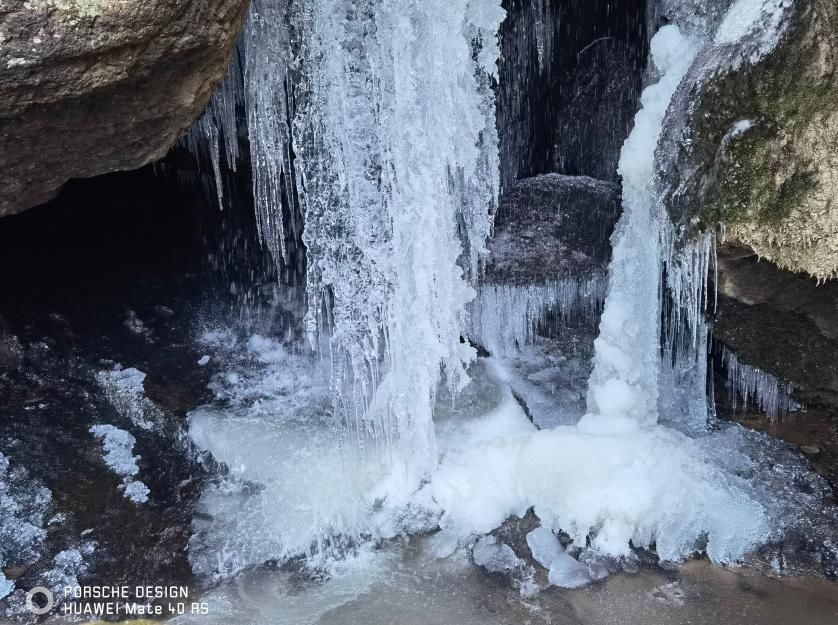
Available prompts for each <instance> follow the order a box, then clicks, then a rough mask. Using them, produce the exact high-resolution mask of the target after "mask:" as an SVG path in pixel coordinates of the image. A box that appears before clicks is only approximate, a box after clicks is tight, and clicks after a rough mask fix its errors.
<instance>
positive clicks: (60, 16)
mask: <svg viewBox="0 0 838 625" xmlns="http://www.w3.org/2000/svg"><path fill="white" fill-rule="evenodd" d="M248 5H249V2H248V0H216V1H214V2H213V1H210V0H145V1H143V2H122V1H119V0H0V217H2V216H3V215H8V214H11V213H15V212H19V211H21V210H24V209H26V208H29V207H31V206H34V205H36V204H39V203H42V202H44V201H46V200H48V199H50V198H51V197H52V196H54V195H55V194H56V193H57V192H58V191H59V190H60V188H61V186H62V185H63V184H64V183H65V182H66V181H67V180H68V179H70V178H75V177H87V176H95V175H98V174H102V173H106V172H109V171H116V170H124V169H134V168H137V167H140V166H142V165H144V164H146V163H149V162H151V161H153V160H156V159H158V158H160V157H162V156H163V155H164V154H165V153H166V151H167V150H168V149H169V148H170V147H171V146H172V144H173V143H174V142H175V141H176V140H177V139H178V138H179V137H180V136H181V135H182V134H183V133H184V132H185V131H186V129H187V128H188V127H189V126H190V125H191V124H192V122H193V121H194V120H195V119H196V118H197V117H198V116H199V115H200V114H201V112H202V110H203V109H204V107H205V106H206V103H207V101H208V100H209V98H210V95H211V94H212V92H213V90H214V88H215V86H216V85H217V84H218V83H219V81H220V80H221V78H222V77H223V75H224V71H225V69H226V67H227V63H228V60H229V57H230V54H231V52H232V50H233V47H234V44H235V41H236V38H237V36H238V33H239V31H240V29H241V25H242V21H243V18H244V15H245V11H246V8H247V6H248Z"/></svg>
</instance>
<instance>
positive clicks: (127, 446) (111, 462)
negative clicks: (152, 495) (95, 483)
mask: <svg viewBox="0 0 838 625" xmlns="http://www.w3.org/2000/svg"><path fill="white" fill-rule="evenodd" d="M90 432H91V434H93V435H94V436H95V437H96V438H98V439H99V440H100V441H101V442H102V447H103V449H104V451H105V456H104V458H103V460H104V461H105V464H106V465H108V468H109V469H110V470H111V471H113V472H114V473H116V474H117V475H118V476H119V477H121V478H122V486H123V489H124V490H123V494H124V495H125V496H126V497H127V498H128V499H130V500H131V501H133V502H134V503H145V502H146V501H148V493H149V490H148V488H147V487H146V485H145V484H143V483H142V482H139V481H136V480H134V476H135V475H137V473H139V472H140V467H139V465H138V464H137V460H139V459H140V457H139V456H135V455H134V443H136V442H137V439H135V438H134V435H133V434H131V433H130V432H126V431H125V430H121V429H119V428H118V427H114V426H113V425H94V426H92V427H91V428H90Z"/></svg>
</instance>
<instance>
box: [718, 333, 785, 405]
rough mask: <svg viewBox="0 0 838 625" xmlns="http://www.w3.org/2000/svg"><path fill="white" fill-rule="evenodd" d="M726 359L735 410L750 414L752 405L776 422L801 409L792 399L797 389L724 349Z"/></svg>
mask: <svg viewBox="0 0 838 625" xmlns="http://www.w3.org/2000/svg"><path fill="white" fill-rule="evenodd" d="M722 360H723V362H724V367H725V369H726V370H727V392H728V395H729V396H730V400H731V403H732V406H731V407H732V409H733V410H734V411H736V410H737V409H738V408H741V409H742V410H745V411H747V410H748V406H749V405H751V406H755V407H756V408H759V410H761V411H762V412H763V413H765V416H767V417H768V418H769V419H771V420H772V421H775V420H777V419H779V418H781V417H782V416H784V415H786V414H788V413H789V412H791V411H792V410H796V409H798V408H799V407H800V406H799V404H798V403H797V402H795V401H794V400H793V399H792V397H791V394H792V391H793V390H794V389H793V388H792V385H791V384H787V383H786V384H783V383H781V382H780V381H779V380H778V379H777V378H775V377H774V376H773V375H771V374H770V373H766V372H765V371H763V370H762V369H759V368H757V367H752V366H751V365H748V364H746V363H744V362H742V361H740V360H739V358H738V357H737V356H736V354H735V353H733V352H732V351H731V350H729V349H727V348H726V347H723V348H722ZM739 401H741V402H742V404H741V405H740V404H739Z"/></svg>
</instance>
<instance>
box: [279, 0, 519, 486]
mask: <svg viewBox="0 0 838 625" xmlns="http://www.w3.org/2000/svg"><path fill="white" fill-rule="evenodd" d="M503 17H504V12H503V10H502V9H501V8H500V2H499V1H498V0H481V1H479V2H474V1H471V2H469V1H468V0H430V1H428V2H422V3H414V2H408V1H407V0H383V1H379V2H358V3H347V2H343V1H338V0H328V1H325V2H317V3H312V4H311V7H310V14H309V15H308V18H307V20H306V22H305V27H306V28H308V29H309V30H308V31H307V32H306V33H305V35H304V36H303V38H304V41H306V42H307V46H308V47H307V50H306V52H305V57H304V59H303V61H302V63H303V68H304V69H303V71H304V72H305V74H306V76H307V80H306V82H307V84H308V86H309V89H308V91H307V93H305V95H304V97H303V98H301V99H300V100H299V102H298V107H299V108H298V110H297V114H296V117H295V122H294V130H295V133H294V134H295V139H294V146H295V148H296V151H297V155H298V159H299V165H298V173H299V178H298V181H299V187H300V190H301V197H302V198H303V202H304V209H305V234H304V240H305V242H306V246H307V249H308V257H309V266H308V296H309V317H308V323H309V329H310V330H311V334H312V336H314V335H316V334H317V335H320V336H322V335H323V331H324V330H326V331H328V333H329V334H330V345H331V350H330V351H331V353H332V358H333V370H334V379H333V388H334V389H335V392H336V396H337V405H338V407H339V409H340V410H341V413H342V414H343V415H345V416H346V417H348V419H349V421H350V425H353V424H355V425H357V427H359V428H360V429H361V431H362V432H368V433H371V434H372V436H373V438H374V439H375V441H376V442H377V443H380V445H379V448H380V449H382V450H383V451H384V452H385V454H386V455H387V456H391V455H392V456H393V459H395V460H396V461H397V462H398V463H399V464H401V465H402V466H403V467H404V468H405V469H407V477H408V478H409V479H410V480H411V481H414V482H415V481H416V480H417V479H418V478H421V477H422V476H423V475H424V474H426V473H427V472H429V471H430V470H432V469H433V468H434V466H435V465H436V446H435V443H434V431H433V418H432V416H433V405H434V397H435V394H436V389H437V386H438V384H439V382H440V380H441V377H442V375H443V373H444V376H445V378H446V380H447V383H448V385H449V386H450V387H451V388H452V389H453V390H454V391H455V392H456V391H457V390H460V389H462V388H463V387H464V386H465V384H466V383H467V381H468V379H467V376H466V374H465V367H466V366H467V364H468V363H469V362H470V361H471V360H472V359H473V357H474V351H473V350H472V349H471V348H470V347H468V346H466V345H464V344H462V343H461V341H460V336H461V332H462V330H463V329H464V327H465V322H466V319H465V316H466V304H467V303H468V302H469V301H470V300H471V299H472V298H473V297H474V294H475V293H474V290H473V288H472V287H471V286H470V285H469V279H470V278H471V277H472V276H474V275H475V274H476V273H477V271H476V270H477V264H478V262H479V259H480V257H481V255H482V254H483V253H484V250H485V241H486V238H487V236H488V235H489V232H490V226H491V220H490V210H491V209H492V207H493V206H494V204H495V201H496V194H497V189H498V185H499V175H500V174H499V163H498V145H497V134H496V130H495V116H494V94H493V92H492V90H491V88H490V84H489V80H490V77H491V76H492V75H493V74H494V73H495V70H496V68H495V64H496V61H497V57H498V46H497V41H496V38H497V35H496V33H497V30H498V27H499V24H500V22H501V21H502V19H503ZM464 244H465V245H464ZM386 459H387V460H388V461H389V460H390V458H386ZM399 468H401V467H399Z"/></svg>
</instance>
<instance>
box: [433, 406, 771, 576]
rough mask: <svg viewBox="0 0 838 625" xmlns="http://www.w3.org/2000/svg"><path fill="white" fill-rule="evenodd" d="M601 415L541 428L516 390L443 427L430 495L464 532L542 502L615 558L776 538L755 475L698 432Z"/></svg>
mask: <svg viewBox="0 0 838 625" xmlns="http://www.w3.org/2000/svg"><path fill="white" fill-rule="evenodd" d="M595 423H596V427H591V426H590V424H587V427H586V421H585V420H583V421H582V422H580V425H579V426H561V427H557V428H555V429H554V430H543V431H536V430H535V428H534V427H533V426H532V424H531V423H530V422H529V421H528V420H527V418H526V416H525V415H524V414H523V412H522V411H521V409H520V408H519V407H518V406H517V404H516V403H515V401H514V398H512V397H511V394H507V395H506V396H505V398H504V400H503V402H502V403H501V405H500V406H499V407H498V408H497V409H496V410H494V411H493V412H491V413H489V414H487V415H485V416H483V417H480V418H478V419H475V420H471V421H468V422H466V423H460V424H457V425H456V426H455V425H454V424H448V425H447V427H443V428H440V430H439V431H438V435H439V439H440V445H441V447H442V449H443V452H442V459H441V462H440V465H439V468H438V469H437V471H436V473H435V474H434V475H433V476H432V478H431V480H430V482H429V483H428V484H426V485H425V486H424V487H423V489H422V490H420V493H421V492H422V491H424V490H427V491H428V493H427V495H429V496H428V497H427V500H430V501H433V502H434V504H435V505H437V506H438V508H439V511H440V514H441V520H440V526H441V527H443V528H444V529H447V530H450V531H454V532H455V533H457V534H458V535H459V536H468V535H472V534H485V533H488V532H489V531H491V530H492V529H494V528H495V527H497V526H499V525H500V524H501V523H502V522H503V521H504V520H505V519H506V518H508V517H510V516H523V515H524V514H525V513H526V511H527V509H528V508H529V507H530V506H534V509H535V513H536V514H537V515H538V517H539V518H540V519H541V521H542V524H543V525H544V526H545V527H547V528H554V529H557V530H558V529H561V530H563V531H565V532H567V533H568V534H569V535H570V537H571V538H572V539H573V540H574V542H575V544H577V545H585V543H586V539H587V538H588V537H589V536H590V537H591V538H592V546H593V548H594V549H596V550H597V551H599V552H600V553H602V554H604V555H609V556H627V555H629V553H630V545H629V543H630V542H631V543H632V544H633V545H634V546H635V547H640V546H650V545H652V543H655V545H656V547H657V552H658V554H659V555H660V557H661V559H663V560H680V559H682V558H684V557H687V556H689V555H691V554H692V553H694V552H695V551H700V550H702V549H703V548H704V547H705V543H706V550H707V553H708V555H709V556H710V558H711V559H712V560H713V561H715V562H733V561H737V560H739V559H741V558H742V557H743V556H744V555H745V554H746V553H748V551H749V550H751V549H753V548H754V547H755V546H756V545H757V544H759V543H760V542H761V541H763V540H765V539H767V538H768V537H769V535H770V532H769V523H768V519H767V518H766V514H765V510H764V509H763V507H762V506H761V505H760V504H759V503H757V502H756V501H755V500H754V499H753V498H752V497H751V495H750V493H749V486H748V484H747V482H745V480H744V479H742V478H738V477H736V476H735V475H732V474H728V473H727V472H725V471H724V470H723V469H720V468H719V467H718V466H716V465H715V464H713V463H712V462H711V461H710V460H708V458H707V453H706V450H705V449H704V448H703V447H702V446H700V445H698V444H697V443H696V442H694V441H693V440H692V439H690V438H688V437H687V436H685V435H683V434H680V433H678V432H675V431H673V430H669V429H667V428H663V427H660V426H655V427H651V428H641V427H639V426H637V425H636V424H635V425H634V426H633V427H632V425H631V424H630V423H629V422H627V421H625V420H621V419H615V420H613V421H612V420H610V419H608V418H606V417H602V418H600V419H597V420H595ZM608 426H611V427H610V428H609V427H608Z"/></svg>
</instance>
